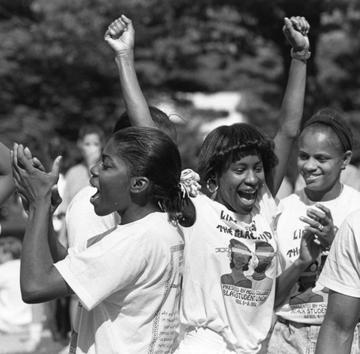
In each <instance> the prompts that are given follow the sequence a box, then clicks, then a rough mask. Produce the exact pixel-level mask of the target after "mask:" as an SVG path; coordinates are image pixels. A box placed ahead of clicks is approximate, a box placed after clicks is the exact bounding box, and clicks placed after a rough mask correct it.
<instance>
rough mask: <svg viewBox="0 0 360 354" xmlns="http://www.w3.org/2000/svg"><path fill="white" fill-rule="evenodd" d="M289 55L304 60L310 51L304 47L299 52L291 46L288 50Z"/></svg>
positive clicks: (309, 54) (309, 55) (307, 57)
mask: <svg viewBox="0 0 360 354" xmlns="http://www.w3.org/2000/svg"><path fill="white" fill-rule="evenodd" d="M290 56H291V58H293V59H297V60H301V61H304V62H306V60H308V59H309V58H310V57H311V52H310V50H309V49H304V50H302V51H300V52H298V51H295V50H294V49H293V48H291V50H290Z"/></svg>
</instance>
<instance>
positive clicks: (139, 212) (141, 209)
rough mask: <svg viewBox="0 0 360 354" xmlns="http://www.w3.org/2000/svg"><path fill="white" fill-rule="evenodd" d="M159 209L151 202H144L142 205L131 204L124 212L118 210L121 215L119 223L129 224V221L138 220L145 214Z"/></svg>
mask: <svg viewBox="0 0 360 354" xmlns="http://www.w3.org/2000/svg"><path fill="white" fill-rule="evenodd" d="M156 211H159V209H158V208H157V207H155V206H154V205H152V204H146V205H144V206H139V205H133V206H131V207H129V208H128V209H127V210H126V211H125V212H123V213H121V212H118V213H119V215H120V217H121V225H125V224H129V223H131V222H134V221H137V220H140V219H142V218H144V217H145V216H147V215H149V214H151V213H154V212H156Z"/></svg>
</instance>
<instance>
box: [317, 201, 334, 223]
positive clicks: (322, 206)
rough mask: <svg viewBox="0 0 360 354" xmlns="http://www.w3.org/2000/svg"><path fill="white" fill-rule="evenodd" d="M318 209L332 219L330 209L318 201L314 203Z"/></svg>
mask: <svg viewBox="0 0 360 354" xmlns="http://www.w3.org/2000/svg"><path fill="white" fill-rule="evenodd" d="M315 206H316V207H317V208H318V209H320V210H322V211H323V212H324V214H325V215H326V217H327V218H329V219H331V220H332V215H331V211H330V209H329V208H327V207H326V206H324V205H322V204H320V203H317V204H316V205H315Z"/></svg>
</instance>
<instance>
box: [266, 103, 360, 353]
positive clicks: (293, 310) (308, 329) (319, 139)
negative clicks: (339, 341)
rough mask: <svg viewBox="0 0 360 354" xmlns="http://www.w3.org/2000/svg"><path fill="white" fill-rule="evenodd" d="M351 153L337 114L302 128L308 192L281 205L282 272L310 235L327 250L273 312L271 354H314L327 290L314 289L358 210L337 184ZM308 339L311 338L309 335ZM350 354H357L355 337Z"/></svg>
mask: <svg viewBox="0 0 360 354" xmlns="http://www.w3.org/2000/svg"><path fill="white" fill-rule="evenodd" d="M351 150H352V134H351V128H350V127H349V126H348V125H347V123H346V122H345V121H344V119H342V117H341V116H340V114H339V113H337V112H336V111H334V110H332V109H328V108H326V109H322V110H320V111H319V112H317V113H316V114H315V115H314V116H313V117H312V118H310V120H308V121H307V122H306V124H305V127H304V129H303V131H302V132H301V135H300V137H299V152H298V160H297V163H298V169H299V172H300V174H301V175H302V176H303V178H304V180H305V183H306V186H305V187H304V188H303V189H302V190H300V191H299V192H297V193H295V194H292V195H290V196H289V197H286V198H285V199H283V200H282V201H281V209H282V214H281V215H280V217H279V220H278V223H277V234H278V240H279V249H280V252H281V253H282V255H283V257H284V259H285V262H286V268H287V267H290V266H291V265H292V264H293V263H294V262H296V260H297V258H298V256H299V248H300V242H301V239H302V238H303V237H305V236H306V235H308V234H314V235H316V237H319V238H322V239H323V240H324V241H325V236H327V244H325V246H326V247H325V248H323V249H322V252H321V253H320V254H319V256H318V257H317V258H316V260H315V261H314V262H313V263H312V264H311V265H310V266H309V267H308V268H307V269H306V270H305V271H304V272H303V273H302V274H301V276H300V277H299V279H298V280H297V282H296V284H295V286H294V288H293V289H292V290H291V292H290V293H289V296H288V297H287V299H286V302H285V303H283V304H281V303H277V305H282V306H280V307H278V308H277V309H276V314H277V318H278V320H277V322H276V324H275V327H274V330H273V333H272V336H271V339H270V342H269V353H271V354H275V353H276V354H282V353H283V354H295V353H296V354H301V353H304V354H305V353H306V354H308V353H314V352H315V345H316V341H317V337H318V333H319V330H320V326H321V323H322V322H323V319H324V316H325V312H326V307H327V298H328V290H327V289H325V288H324V287H323V286H321V285H319V284H317V279H318V277H319V274H320V272H321V270H322V267H323V264H324V262H325V259H326V257H327V253H328V252H327V251H328V249H329V247H330V246H331V242H332V240H333V238H334V236H335V234H336V231H337V229H338V227H340V224H341V223H342V222H343V220H344V219H345V217H346V216H347V215H348V214H350V213H351V212H352V211H354V210H356V209H358V208H359V206H360V193H359V192H358V191H356V190H355V189H353V188H351V187H349V186H347V185H344V184H342V183H341V182H340V175H341V172H342V171H343V170H344V169H345V167H346V166H347V165H348V164H349V162H350V159H351ZM309 333H310V335H309ZM355 337H356V340H355V341H354V345H353V350H352V353H360V347H359V340H358V334H357V333H356V334H355Z"/></svg>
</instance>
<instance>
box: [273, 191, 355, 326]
mask: <svg viewBox="0 0 360 354" xmlns="http://www.w3.org/2000/svg"><path fill="white" fill-rule="evenodd" d="M314 204H316V202H313V201H311V200H309V199H308V198H307V196H306V194H305V192H304V190H302V191H300V192H298V193H296V194H292V195H290V196H289V197H287V198H285V199H283V200H282V201H281V202H280V208H281V209H282V213H281V215H280V217H279V220H278V223H277V234H278V240H279V250H280V252H281V253H282V256H283V257H284V258H285V260H286V268H287V267H289V266H290V265H291V264H292V263H293V262H294V261H295V260H296V259H297V258H298V256H299V253H300V243H301V236H302V233H303V229H304V226H306V225H307V224H305V223H303V222H302V221H300V220H299V217H300V216H306V211H307V209H308V208H309V207H311V206H314ZM321 204H322V205H324V206H326V207H327V208H329V209H330V211H331V215H332V218H333V222H334V226H335V230H337V228H338V227H339V226H340V225H341V223H342V222H343V220H344V219H345V217H346V216H347V215H348V214H350V213H351V212H352V211H354V210H356V209H358V208H359V207H360V193H359V192H357V191H356V190H355V189H353V188H351V187H349V186H347V185H343V190H342V192H341V193H340V195H339V197H337V198H335V199H333V200H329V201H326V202H321ZM326 256H327V253H324V254H322V255H321V256H320V257H319V259H318V260H317V261H316V262H315V263H313V264H312V265H311V266H310V267H309V268H308V269H307V270H306V271H305V272H304V273H303V274H302V276H301V277H300V278H299V280H298V282H297V283H296V285H295V286H294V288H293V289H292V291H291V294H290V296H289V299H288V301H287V302H286V303H285V305H283V306H282V307H281V308H280V309H278V310H277V311H276V314H277V315H278V316H280V317H282V318H284V319H287V320H290V321H293V322H299V323H307V324H317V325H319V324H321V323H322V321H323V319H324V316H325V313H326V306H327V297H328V294H327V293H328V291H327V289H324V288H323V287H322V286H321V285H319V284H317V278H318V277H319V274H320V272H321V269H322V267H323V265H324V262H325V260H326Z"/></svg>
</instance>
